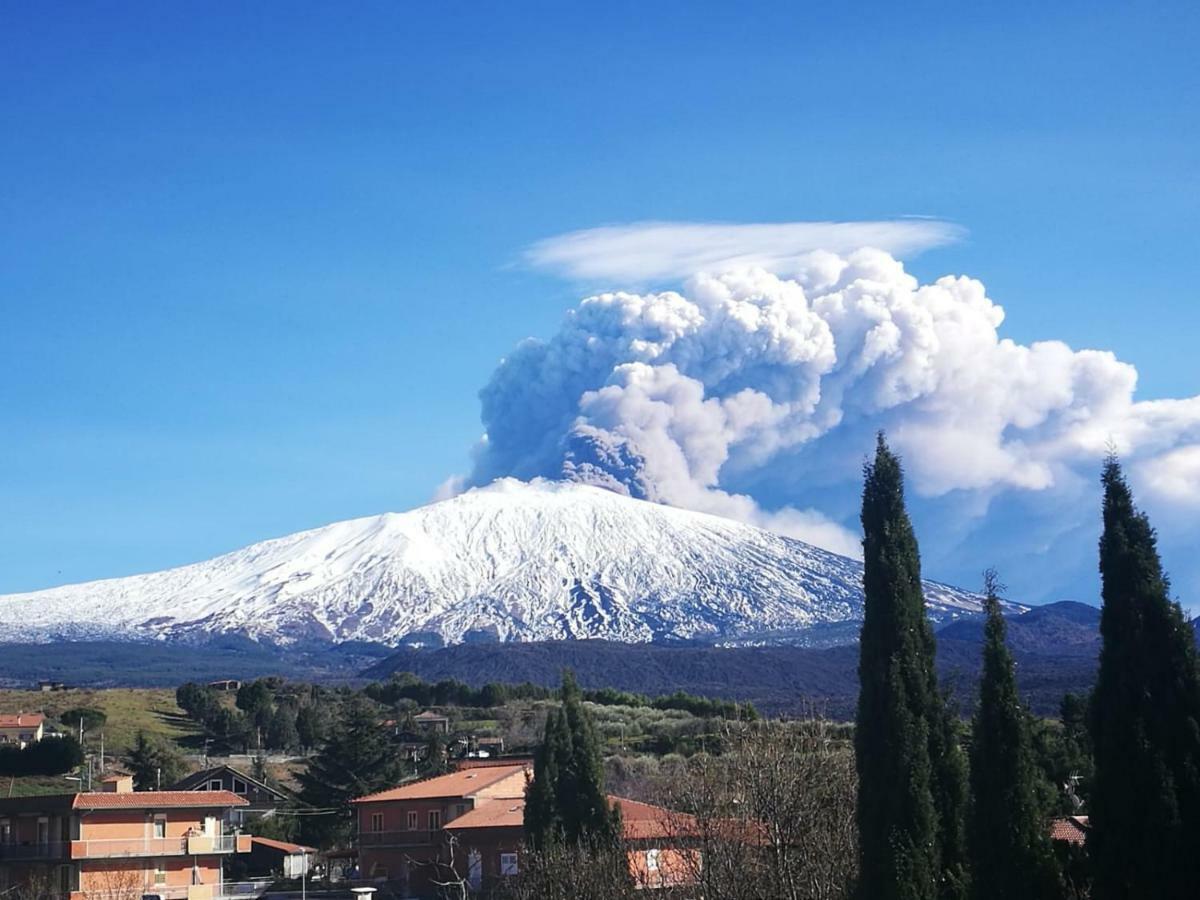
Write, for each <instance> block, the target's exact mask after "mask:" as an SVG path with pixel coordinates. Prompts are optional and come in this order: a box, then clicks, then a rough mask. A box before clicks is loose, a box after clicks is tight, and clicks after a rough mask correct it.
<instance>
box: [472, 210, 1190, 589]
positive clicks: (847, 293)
mask: <svg viewBox="0 0 1200 900" xmlns="http://www.w3.org/2000/svg"><path fill="white" fill-rule="evenodd" d="M663 227H666V226H663ZM675 227H676V226H671V228H675ZM689 227H703V226H689ZM781 227H782V226H781ZM644 233H645V230H644V229H643V234H644ZM652 233H653V232H652ZM585 243H586V242H585ZM601 243H603V242H601ZM668 243H669V242H668ZM712 246H715V244H713V243H712V242H710V244H708V245H706V247H708V249H711V247H712ZM705 252H708V251H707V250H706V251H705ZM650 255H653V254H650ZM668 255H669V254H668ZM716 256H717V254H715V253H714V254H712V258H716ZM578 258H579V259H583V258H584V256H583V255H581V256H579V257H578ZM779 258H782V253H781V255H780V257H779ZM673 259H674V261H673V262H671V265H683V264H684V263H683V262H680V261H679V259H677V258H673ZM688 259H689V261H690V263H691V264H695V261H696V259H695V257H694V256H692V257H688ZM620 265H625V263H619V265H615V267H614V268H613V269H611V272H614V273H615V272H617V271H619V270H620V269H619V266H620ZM646 265H647V266H648V265H649V264H648V263H647V264H646ZM790 265H791V274H789V275H787V276H781V275H779V274H776V273H772V272H769V271H767V270H766V269H765V268H754V267H750V268H739V269H736V270H732V271H726V272H715V273H711V272H710V273H702V274H698V275H694V276H691V277H689V278H688V279H687V280H686V282H685V284H684V286H683V288H682V289H681V290H680V291H669V290H667V291H656V292H648V293H631V292H612V293H603V294H598V295H595V296H592V297H588V298H586V299H584V300H583V301H581V302H580V303H579V305H578V306H577V307H576V308H575V309H573V310H571V311H570V312H569V313H568V314H567V316H566V318H565V320H564V322H563V325H562V327H561V328H560V329H559V331H558V332H557V333H556V334H554V335H553V336H551V337H550V339H549V340H546V341H537V340H530V341H526V342H525V343H523V344H521V345H520V346H518V347H517V348H516V349H515V350H514V351H513V353H512V354H511V355H510V356H509V357H508V358H507V359H505V360H504V361H503V362H502V363H501V365H500V367H499V368H498V369H497V371H496V372H495V374H494V375H493V377H492V379H491V381H490V382H489V383H488V384H487V385H486V386H485V387H484V389H483V390H482V391H481V395H480V396H481V399H482V402H483V411H482V417H483V421H484V425H485V427H486V432H487V434H486V439H485V441H484V442H483V443H481V445H480V446H479V447H478V448H477V451H476V465H475V469H474V471H473V472H472V474H471V476H470V478H469V483H471V484H482V483H486V482H488V481H491V480H492V479H493V478H496V477H500V476H506V475H513V476H516V477H519V478H532V477H552V478H553V477H564V476H565V477H571V478H577V479H581V480H587V481H592V482H595V483H601V484H605V485H607V486H609V487H613V488H615V489H620V490H625V491H628V492H629V493H631V494H633V495H635V496H640V497H645V498H647V499H652V500H659V501H663V502H667V503H671V504H673V505H677V506H682V507H687V508H691V509H697V510H702V511H706V512H711V513H717V514H720V515H726V516H730V517H733V518H737V519H741V520H744V521H748V522H752V523H754V524H758V525H761V526H764V527H769V528H773V529H775V530H777V531H781V532H784V533H787V534H792V535H794V536H798V537H801V538H803V539H806V540H809V541H811V542H813V543H817V544H819V545H821V546H825V547H827V548H829V549H832V550H835V551H837V552H843V553H849V554H852V555H855V554H857V544H858V541H857V537H856V534H857V523H856V522H855V521H854V513H853V510H854V505H855V504H854V497H855V496H856V494H857V490H858V479H859V467H860V465H861V462H862V459H863V454H864V453H866V452H868V451H869V449H870V447H871V446H872V434H873V432H874V431H875V430H876V429H878V428H885V429H886V430H887V431H888V433H889V436H890V439H891V442H892V444H893V446H894V447H896V448H897V449H898V450H899V451H900V452H901V453H902V454H903V456H904V459H905V465H906V471H907V473H908V483H909V486H910V493H911V495H912V496H913V497H914V498H916V500H917V505H918V509H917V514H918V515H920V514H921V509H922V508H924V507H927V508H928V509H936V510H937V517H936V518H935V519H931V527H930V528H929V529H928V532H929V533H930V534H932V535H933V538H932V541H933V542H934V546H933V547H932V548H931V550H932V551H933V552H932V553H931V554H930V556H931V558H936V559H940V560H945V559H947V558H948V557H949V555H950V554H951V551H952V550H956V552H958V553H959V555H960V556H962V554H963V552H965V550H964V549H963V548H965V547H967V546H968V545H974V546H979V547H982V548H984V549H985V555H983V556H982V557H981V558H978V559H972V560H970V561H969V564H968V567H967V569H966V571H967V573H968V577H971V578H973V577H975V575H976V573H977V572H978V571H979V570H980V569H982V568H983V567H984V566H985V565H988V564H991V563H993V562H998V563H1003V562H1004V561H1005V560H1009V559H1012V560H1030V559H1034V560H1040V563H1038V564H1034V563H1033V562H1022V563H1021V565H1022V566H1023V571H1022V572H1020V573H1014V574H1019V576H1020V577H1014V574H1010V575H1008V576H1007V577H1008V578H1009V580H1010V583H1013V584H1014V587H1019V588H1021V589H1022V590H1023V591H1024V593H1025V599H1036V597H1035V596H1034V595H1033V594H1032V593H1031V592H1033V591H1038V590H1042V591H1051V590H1054V591H1064V590H1068V589H1070V590H1076V588H1077V587H1078V585H1081V584H1084V583H1085V581H1086V579H1088V578H1091V579H1094V572H1095V562H1094V550H1093V548H1094V540H1095V528H1096V524H1095V523H1096V522H1097V521H1098V518H1097V515H1096V512H1097V510H1098V486H1097V483H1096V474H1097V472H1098V467H1099V463H1100V460H1101V458H1102V457H1103V455H1104V453H1105V450H1106V447H1107V446H1108V445H1109V444H1110V442H1112V443H1115V444H1116V446H1117V448H1118V450H1119V451H1120V452H1121V453H1122V455H1123V457H1124V458H1125V459H1126V460H1127V462H1128V463H1129V468H1130V472H1131V475H1132V476H1133V478H1134V484H1135V487H1136V488H1137V489H1138V490H1139V491H1141V492H1143V493H1144V495H1145V498H1146V500H1147V502H1148V504H1153V506H1152V509H1153V511H1154V513H1155V515H1156V516H1157V515H1158V514H1159V512H1160V511H1162V512H1163V513H1164V514H1166V515H1169V518H1170V521H1171V523H1172V526H1173V527H1174V528H1175V529H1176V530H1175V532H1173V538H1172V539H1174V540H1184V541H1194V540H1195V538H1197V537H1200V523H1198V522H1197V521H1196V517H1195V515H1194V511H1195V509H1196V508H1197V506H1200V397H1197V398H1187V399H1182V400H1157V401H1137V400H1135V397H1134V390H1135V387H1136V384H1137V372H1136V370H1135V369H1134V367H1133V366H1131V365H1129V364H1128V363H1125V362H1122V361H1121V360H1118V359H1117V358H1116V357H1115V356H1114V355H1113V354H1112V353H1110V352H1107V351H1101V350H1075V349H1073V348H1071V347H1069V346H1068V345H1067V344H1065V343H1062V342H1061V341H1040V342H1035V343H1032V344H1028V345H1025V344H1019V343H1016V342H1015V341H1013V340H1011V339H1009V338H1006V337H1004V336H1003V335H1002V333H1001V328H1002V325H1003V322H1004V310H1003V309H1002V308H1001V307H1000V306H999V305H997V304H995V303H994V302H993V301H992V300H991V299H990V298H989V297H988V296H987V293H986V291H985V289H984V286H983V285H982V284H981V283H980V282H978V281H976V280H974V279H971V278H965V277H944V278H940V279H938V280H936V281H934V282H933V283H931V284H920V283H918V282H917V280H916V279H915V278H914V277H913V276H911V275H910V274H909V273H907V272H906V271H905V270H904V267H903V265H902V264H901V263H900V262H898V261H897V260H896V259H895V258H894V257H893V256H892V255H890V254H888V253H885V252H882V251H879V250H874V249H867V250H855V251H853V252H848V253H844V254H840V255H839V254H834V253H831V252H828V251H824V250H823V251H816V252H811V253H808V254H804V255H799V256H795V257H793V258H791V260H790ZM572 271H573V274H585V273H586V274H596V273H597V272H599V271H600V269H586V268H576V269H574V270H572ZM628 271H632V270H627V274H628ZM638 271H639V273H640V274H642V275H645V274H647V273H649V272H651V269H650V268H647V267H645V266H643V268H641V269H639V270H638ZM653 271H654V272H656V273H660V272H665V271H668V270H667V269H663V268H659V269H654V270H653ZM1089 485H1091V487H1090V488H1089ZM921 498H926V499H925V500H924V501H922V500H921ZM922 504H924V507H922ZM818 509H821V510H825V511H826V512H827V513H828V512H833V513H834V515H822V513H820V512H816V510H818ZM951 523H953V524H951ZM964 529H968V530H972V531H973V532H977V533H976V534H975V537H974V538H973V539H972V540H971V541H968V540H967V536H966V534H965V532H964ZM1023 541H1024V542H1025V546H1024V552H1025V556H1024V557H1022V556H1021V555H1020V553H1019V552H1018V551H1019V550H1020V547H1021V545H1022V542H1023ZM1168 543H1169V541H1168ZM1089 545H1090V546H1089ZM1187 565H1192V566H1193V567H1195V572H1194V574H1193V575H1187V574H1186V573H1185V574H1184V577H1183V578H1179V577H1177V578H1176V582H1175V583H1176V584H1177V585H1178V584H1192V583H1195V584H1196V586H1198V587H1200V564H1197V563H1196V562H1195V561H1194V560H1192V559H1191V557H1190V555H1189V556H1188V557H1187V558H1186V559H1185V560H1184V567H1185V568H1186V566H1187ZM1039 566H1040V568H1039ZM1068 569H1069V572H1068ZM1080 573H1082V574H1080ZM938 574H941V573H938ZM1022 577H1023V578H1025V579H1026V581H1025V583H1022V582H1021V578H1022ZM1072 579H1074V580H1072ZM1080 579H1084V580H1083V581H1081V580H1080ZM1086 583H1087V584H1091V582H1090V581H1087V582H1086ZM1074 595H1075V596H1084V595H1085V592H1084V591H1083V589H1082V588H1079V590H1077V591H1076V593H1075V594H1074Z"/></svg>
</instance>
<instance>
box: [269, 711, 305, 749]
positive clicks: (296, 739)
mask: <svg viewBox="0 0 1200 900" xmlns="http://www.w3.org/2000/svg"><path fill="white" fill-rule="evenodd" d="M297 718H298V716H297V713H296V707H294V706H292V705H291V704H288V703H280V704H279V705H278V706H277V707H275V711H274V712H273V713H271V721H270V722H269V723H268V725H267V746H268V747H271V748H273V749H275V750H295V749H296V748H297V747H299V746H300V732H299V730H298V729H297V727H296V720H297Z"/></svg>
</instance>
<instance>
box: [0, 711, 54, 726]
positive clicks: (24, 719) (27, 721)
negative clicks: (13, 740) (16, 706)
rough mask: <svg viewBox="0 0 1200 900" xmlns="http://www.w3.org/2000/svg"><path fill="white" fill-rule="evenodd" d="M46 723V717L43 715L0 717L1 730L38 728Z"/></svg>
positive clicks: (24, 714) (28, 714) (30, 714)
mask: <svg viewBox="0 0 1200 900" xmlns="http://www.w3.org/2000/svg"><path fill="white" fill-rule="evenodd" d="M45 721H46V717H45V716H43V715H42V714H41V713H17V714H16V715H0V728H37V727H38V726H39V725H41V724H42V723H43V722H45Z"/></svg>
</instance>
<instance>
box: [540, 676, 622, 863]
mask: <svg viewBox="0 0 1200 900" xmlns="http://www.w3.org/2000/svg"><path fill="white" fill-rule="evenodd" d="M561 699H562V705H561V706H560V707H559V708H557V709H555V710H552V711H551V712H550V715H549V716H547V717H546V731H545V736H544V738H543V740H542V745H541V747H539V748H538V752H537V754H536V756H535V757H534V766H533V780H532V781H531V782H530V784H529V786H528V787H527V789H526V792H525V831H526V836H527V838H528V840H529V842H530V844H531V845H532V846H533V847H534V848H537V849H541V848H544V847H545V846H547V845H548V844H550V843H553V842H555V841H558V840H562V841H565V842H566V843H568V844H589V845H597V846H599V845H603V844H611V843H612V842H615V841H616V840H617V839H619V837H620V834H621V820H620V815H619V813H618V811H617V809H616V808H615V807H610V806H609V804H608V799H607V797H606V796H605V794H604V758H603V756H602V754H601V752H600V741H599V739H598V738H597V737H596V730H595V728H594V726H593V725H592V720H591V717H590V716H589V715H588V714H587V710H586V709H584V706H583V698H582V696H581V695H580V691H579V686H578V684H576V682H575V676H574V675H573V674H572V673H571V672H569V671H568V672H566V673H564V675H563V683H562V691H561Z"/></svg>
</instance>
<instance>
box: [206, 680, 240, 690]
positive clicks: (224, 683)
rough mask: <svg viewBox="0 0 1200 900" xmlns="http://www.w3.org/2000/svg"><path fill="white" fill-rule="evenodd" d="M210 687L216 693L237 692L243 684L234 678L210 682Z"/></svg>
mask: <svg viewBox="0 0 1200 900" xmlns="http://www.w3.org/2000/svg"><path fill="white" fill-rule="evenodd" d="M208 686H209V687H210V688H212V689H213V690H214V691H236V690H238V689H239V688H241V686H242V683H241V682H240V681H237V680H236V679H233V678H222V679H221V680H220V681H210V682H209V683H208Z"/></svg>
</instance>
